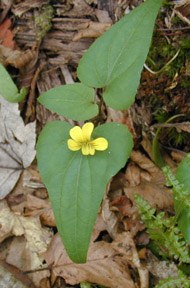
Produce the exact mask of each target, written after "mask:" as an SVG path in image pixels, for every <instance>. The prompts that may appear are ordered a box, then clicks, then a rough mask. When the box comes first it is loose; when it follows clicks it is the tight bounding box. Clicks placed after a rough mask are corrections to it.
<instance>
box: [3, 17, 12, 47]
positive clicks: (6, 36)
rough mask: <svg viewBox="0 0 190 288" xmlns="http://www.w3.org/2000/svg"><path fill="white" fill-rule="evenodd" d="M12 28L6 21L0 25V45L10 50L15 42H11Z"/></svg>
mask: <svg viewBox="0 0 190 288" xmlns="http://www.w3.org/2000/svg"><path fill="white" fill-rule="evenodd" d="M1 17H2V14H1V16H0V19H1ZM11 26H12V23H11V20H10V19H6V20H5V21H4V22H3V23H2V24H1V25H0V43H1V44H2V46H3V47H9V48H11V49H13V48H14V46H15V42H14V41H13V37H14V35H13V33H12V31H11V30H10V28H11Z"/></svg>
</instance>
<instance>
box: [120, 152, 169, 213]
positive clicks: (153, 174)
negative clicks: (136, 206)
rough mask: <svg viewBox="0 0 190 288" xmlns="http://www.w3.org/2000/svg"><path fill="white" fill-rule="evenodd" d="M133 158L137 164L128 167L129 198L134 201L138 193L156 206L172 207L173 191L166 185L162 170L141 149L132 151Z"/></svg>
mask: <svg viewBox="0 0 190 288" xmlns="http://www.w3.org/2000/svg"><path fill="white" fill-rule="evenodd" d="M131 160H132V161H133V162H134V163H135V164H134V163H133V164H130V165H129V166H128V167H127V171H126V179H127V181H128V183H129V185H126V187H125V188H124V192H125V194H126V195H127V196H128V197H129V199H130V200H131V201H133V200H134V195H135V193H137V194H140V195H141V196H142V197H143V198H144V199H145V200H147V201H148V202H149V203H150V205H152V206H154V207H158V208H160V209H163V208H171V207H172V206H173V197H172V191H171V190H170V189H168V188H166V187H165V185H164V184H165V178H164V175H163V173H162V171H161V170H160V169H159V168H158V167H156V166H155V164H154V163H153V162H152V161H151V160H150V159H148V158H147V157H146V156H145V155H143V154H142V153H140V152H139V151H133V152H132V154H131ZM137 171H138V172H137ZM139 174H140V175H139ZM139 180H140V181H139ZM135 184H136V185H135Z"/></svg>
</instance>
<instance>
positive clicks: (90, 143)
mask: <svg viewBox="0 0 190 288" xmlns="http://www.w3.org/2000/svg"><path fill="white" fill-rule="evenodd" d="M93 130H94V124H93V123H91V122H88V123H86V124H84V125H83V126H82V128H81V127H79V126H75V127H73V128H72V129H71V130H70V132H69V134H70V136H71V138H72V139H69V140H68V141H67V145H68V148H69V149H70V150H72V151H78V150H80V149H81V150H82V154H83V155H94V154H95V150H99V151H104V150H106V149H107V148H108V141H107V140H106V139H105V138H103V137H100V138H97V139H94V140H93V139H92V138H91V135H92V132H93Z"/></svg>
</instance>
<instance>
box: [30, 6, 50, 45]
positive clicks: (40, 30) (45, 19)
mask: <svg viewBox="0 0 190 288" xmlns="http://www.w3.org/2000/svg"><path fill="white" fill-rule="evenodd" d="M53 13H54V11H53V7H52V6H51V5H44V6H43V7H42V9H41V10H40V11H38V12H37V13H36V15H35V16H34V22H35V26H36V40H37V41H38V42H41V40H42V39H43V38H44V37H45V35H46V34H47V32H48V31H49V30H50V29H51V27H52V23H51V20H52V17H53Z"/></svg>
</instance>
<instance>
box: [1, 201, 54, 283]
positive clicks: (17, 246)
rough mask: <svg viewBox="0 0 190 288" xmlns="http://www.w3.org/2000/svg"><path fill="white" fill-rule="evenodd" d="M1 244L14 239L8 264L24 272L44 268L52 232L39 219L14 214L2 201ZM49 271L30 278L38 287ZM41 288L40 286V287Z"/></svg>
mask: <svg viewBox="0 0 190 288" xmlns="http://www.w3.org/2000/svg"><path fill="white" fill-rule="evenodd" d="M0 227H1V228H0V242H2V241H3V240H4V239H6V238H8V237H10V236H17V237H14V238H13V241H12V242H11V245H10V247H9V250H8V255H7V257H6V262H7V263H8V264H11V265H13V266H15V267H17V268H18V269H20V270H22V271H26V270H35V269H39V268H42V267H44V265H43V261H44V257H43V253H44V252H46V250H47V247H48V244H49V242H50V240H51V237H52V231H51V230H49V229H47V228H42V226H41V223H40V220H39V217H23V216H22V215H19V214H15V213H13V212H12V211H11V210H10V208H9V207H8V205H7V203H6V201H5V200H2V201H0ZM47 275H49V271H48V270H45V271H44V272H43V273H42V272H41V271H40V272H35V273H31V275H30V278H31V279H32V281H33V282H34V283H35V284H36V285H37V286H38V284H39V283H40V281H41V279H42V278H45V277H47ZM38 287H39V286H38Z"/></svg>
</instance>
